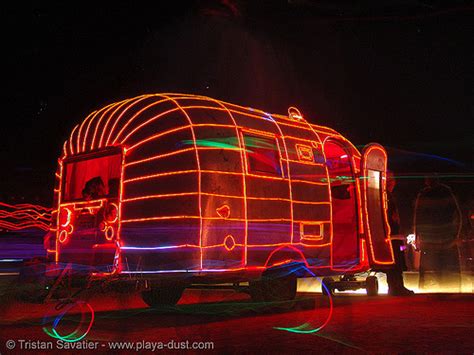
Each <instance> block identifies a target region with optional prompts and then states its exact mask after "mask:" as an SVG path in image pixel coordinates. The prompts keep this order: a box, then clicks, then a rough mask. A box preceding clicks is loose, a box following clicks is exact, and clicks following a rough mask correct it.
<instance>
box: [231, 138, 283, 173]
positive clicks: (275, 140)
mask: <svg viewBox="0 0 474 355" xmlns="http://www.w3.org/2000/svg"><path fill="white" fill-rule="evenodd" d="M248 136H250V137H255V138H265V139H268V140H270V139H272V140H273V142H274V144H275V147H276V152H277V159H278V162H276V163H277V164H278V165H279V167H280V171H279V172H278V171H276V170H275V173H273V174H272V173H270V172H263V171H258V170H256V171H253V170H251V168H250V158H249V152H248V150H247V146H246V144H245V137H248ZM240 137H241V139H242V147H243V149H244V154H245V160H246V161H245V173H246V175H251V176H262V177H270V178H281V179H284V178H285V174H284V170H283V158H282V155H281V149H280V142H279V137H278V135H276V134H273V133H270V132H264V131H258V130H253V129H241V130H240Z"/></svg>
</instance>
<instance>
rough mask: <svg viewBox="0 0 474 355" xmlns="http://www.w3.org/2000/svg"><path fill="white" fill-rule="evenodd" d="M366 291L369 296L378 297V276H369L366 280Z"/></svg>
mask: <svg viewBox="0 0 474 355" xmlns="http://www.w3.org/2000/svg"><path fill="white" fill-rule="evenodd" d="M365 289H366V291H367V296H377V295H378V294H379V280H378V279H377V277H376V276H367V278H366V279H365Z"/></svg>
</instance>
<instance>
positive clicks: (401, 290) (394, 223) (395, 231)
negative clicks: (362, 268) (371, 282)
mask: <svg viewBox="0 0 474 355" xmlns="http://www.w3.org/2000/svg"><path fill="white" fill-rule="evenodd" d="M395 185H396V181H395V177H394V175H393V173H392V172H388V174H387V202H388V209H387V216H388V224H389V225H390V239H391V241H392V250H393V255H394V257H395V265H394V266H393V268H392V269H390V270H387V272H386V274H387V284H388V294H389V295H392V296H409V295H412V294H414V292H413V291H411V290H409V289H407V288H406V287H405V285H404V284H403V271H406V270H407V266H406V262H405V238H404V236H403V235H401V234H400V215H399V213H398V206H397V201H396V199H395V196H394V195H393V190H394V189H395Z"/></svg>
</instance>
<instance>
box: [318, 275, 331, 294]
mask: <svg viewBox="0 0 474 355" xmlns="http://www.w3.org/2000/svg"><path fill="white" fill-rule="evenodd" d="M333 282H334V280H333V279H332V277H324V278H323V280H322V283H321V291H322V293H323V295H324V296H329V294H331V295H333V294H334V289H333V287H332V283H333ZM323 285H324V286H326V287H324V286H323ZM326 288H327V290H326ZM328 291H329V293H328Z"/></svg>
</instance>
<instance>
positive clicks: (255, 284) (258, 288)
mask: <svg viewBox="0 0 474 355" xmlns="http://www.w3.org/2000/svg"><path fill="white" fill-rule="evenodd" d="M249 293H250V298H251V299H252V301H253V302H264V301H265V297H264V294H265V289H264V283H263V282H262V281H261V280H254V281H249Z"/></svg>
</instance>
